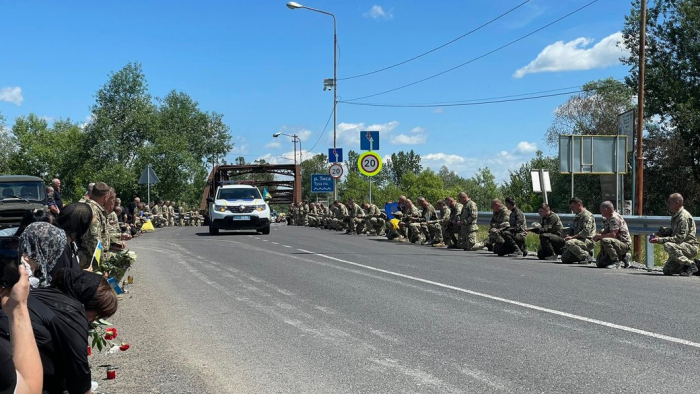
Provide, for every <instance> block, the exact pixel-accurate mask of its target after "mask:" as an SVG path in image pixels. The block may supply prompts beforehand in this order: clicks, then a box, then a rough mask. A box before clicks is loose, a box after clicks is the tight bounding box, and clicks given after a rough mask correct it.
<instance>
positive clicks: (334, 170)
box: [328, 163, 343, 179]
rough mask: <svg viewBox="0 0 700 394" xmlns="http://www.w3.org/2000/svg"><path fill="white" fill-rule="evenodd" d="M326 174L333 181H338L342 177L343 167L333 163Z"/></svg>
mask: <svg viewBox="0 0 700 394" xmlns="http://www.w3.org/2000/svg"><path fill="white" fill-rule="evenodd" d="M328 174H330V176H332V177H333V178H335V179H340V177H341V176H343V165H342V164H340V163H333V164H332V165H331V166H330V168H329V169H328Z"/></svg>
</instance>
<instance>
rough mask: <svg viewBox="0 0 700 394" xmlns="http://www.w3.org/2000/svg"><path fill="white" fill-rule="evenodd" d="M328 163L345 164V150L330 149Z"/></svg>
mask: <svg viewBox="0 0 700 394" xmlns="http://www.w3.org/2000/svg"><path fill="white" fill-rule="evenodd" d="M328 162H329V163H342V162H343V148H328Z"/></svg>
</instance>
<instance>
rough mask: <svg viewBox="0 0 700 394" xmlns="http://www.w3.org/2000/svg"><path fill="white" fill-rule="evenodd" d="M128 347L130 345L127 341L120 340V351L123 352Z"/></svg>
mask: <svg viewBox="0 0 700 394" xmlns="http://www.w3.org/2000/svg"><path fill="white" fill-rule="evenodd" d="M129 347H130V346H129V344H128V343H124V342H122V345H121V346H119V350H121V351H122V352H125V351H127V350H129Z"/></svg>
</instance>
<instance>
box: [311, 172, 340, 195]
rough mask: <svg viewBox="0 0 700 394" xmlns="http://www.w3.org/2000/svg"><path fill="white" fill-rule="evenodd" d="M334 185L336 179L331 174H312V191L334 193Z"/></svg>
mask: <svg viewBox="0 0 700 394" xmlns="http://www.w3.org/2000/svg"><path fill="white" fill-rule="evenodd" d="M334 186H335V183H334V179H333V177H331V176H330V175H326V174H311V193H333V192H334V191H335V187H334Z"/></svg>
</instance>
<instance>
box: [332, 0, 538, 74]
mask: <svg viewBox="0 0 700 394" xmlns="http://www.w3.org/2000/svg"><path fill="white" fill-rule="evenodd" d="M530 1H531V0H525V1H523V2H522V3H520V4H518V5H517V6H515V7H513V8H511V9H510V10H508V11H506V12H504V13H503V14H501V15H499V16H497V17H495V18H493V19H491V20H490V21H488V22H486V23H484V24H482V25H480V26H478V27H476V28H474V29H472V30H470V31H468V32H466V33H464V34H462V35H461V36H459V37H457V38H455V39H454V40H451V41H448V42H446V43H444V44H442V45H440V46H438V47H435V48H433V49H431V50H429V51H427V52H423V53H421V54H420V55H417V56H414V57H412V58H410V59H407V60H404V61H402V62H399V63H396V64H392V65H391V66H387V67H384V68H380V69H379V70H374V71H370V72H367V73H364V74H358V75H353V76H351V77H345V78H338V80H339V81H344V80H348V79H355V78H360V77H366V76H368V75H372V74H376V73H380V72H382V71H386V70H389V69H392V68H394V67H398V66H401V65H404V64H406V63H409V62H412V61H414V60H416V59H418V58H421V57H423V56H425V55H428V54H431V53H433V52H435V51H437V50H439V49H442V48H444V47H446V46H448V45H450V44H453V43H455V42H457V41H459V40H461V39H462V38H464V37H466V36H469V35H471V34H472V33H475V32H477V31H479V30H481V29H483V28H484V27H486V26H488V25H490V24H492V23H493V22H496V21H497V20H499V19H501V18H503V17H505V16H506V15H508V14H510V13H511V12H513V11H515V10H517V9H518V8H520V7H522V6H524V5H525V4H527V3H529V2H530Z"/></svg>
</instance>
